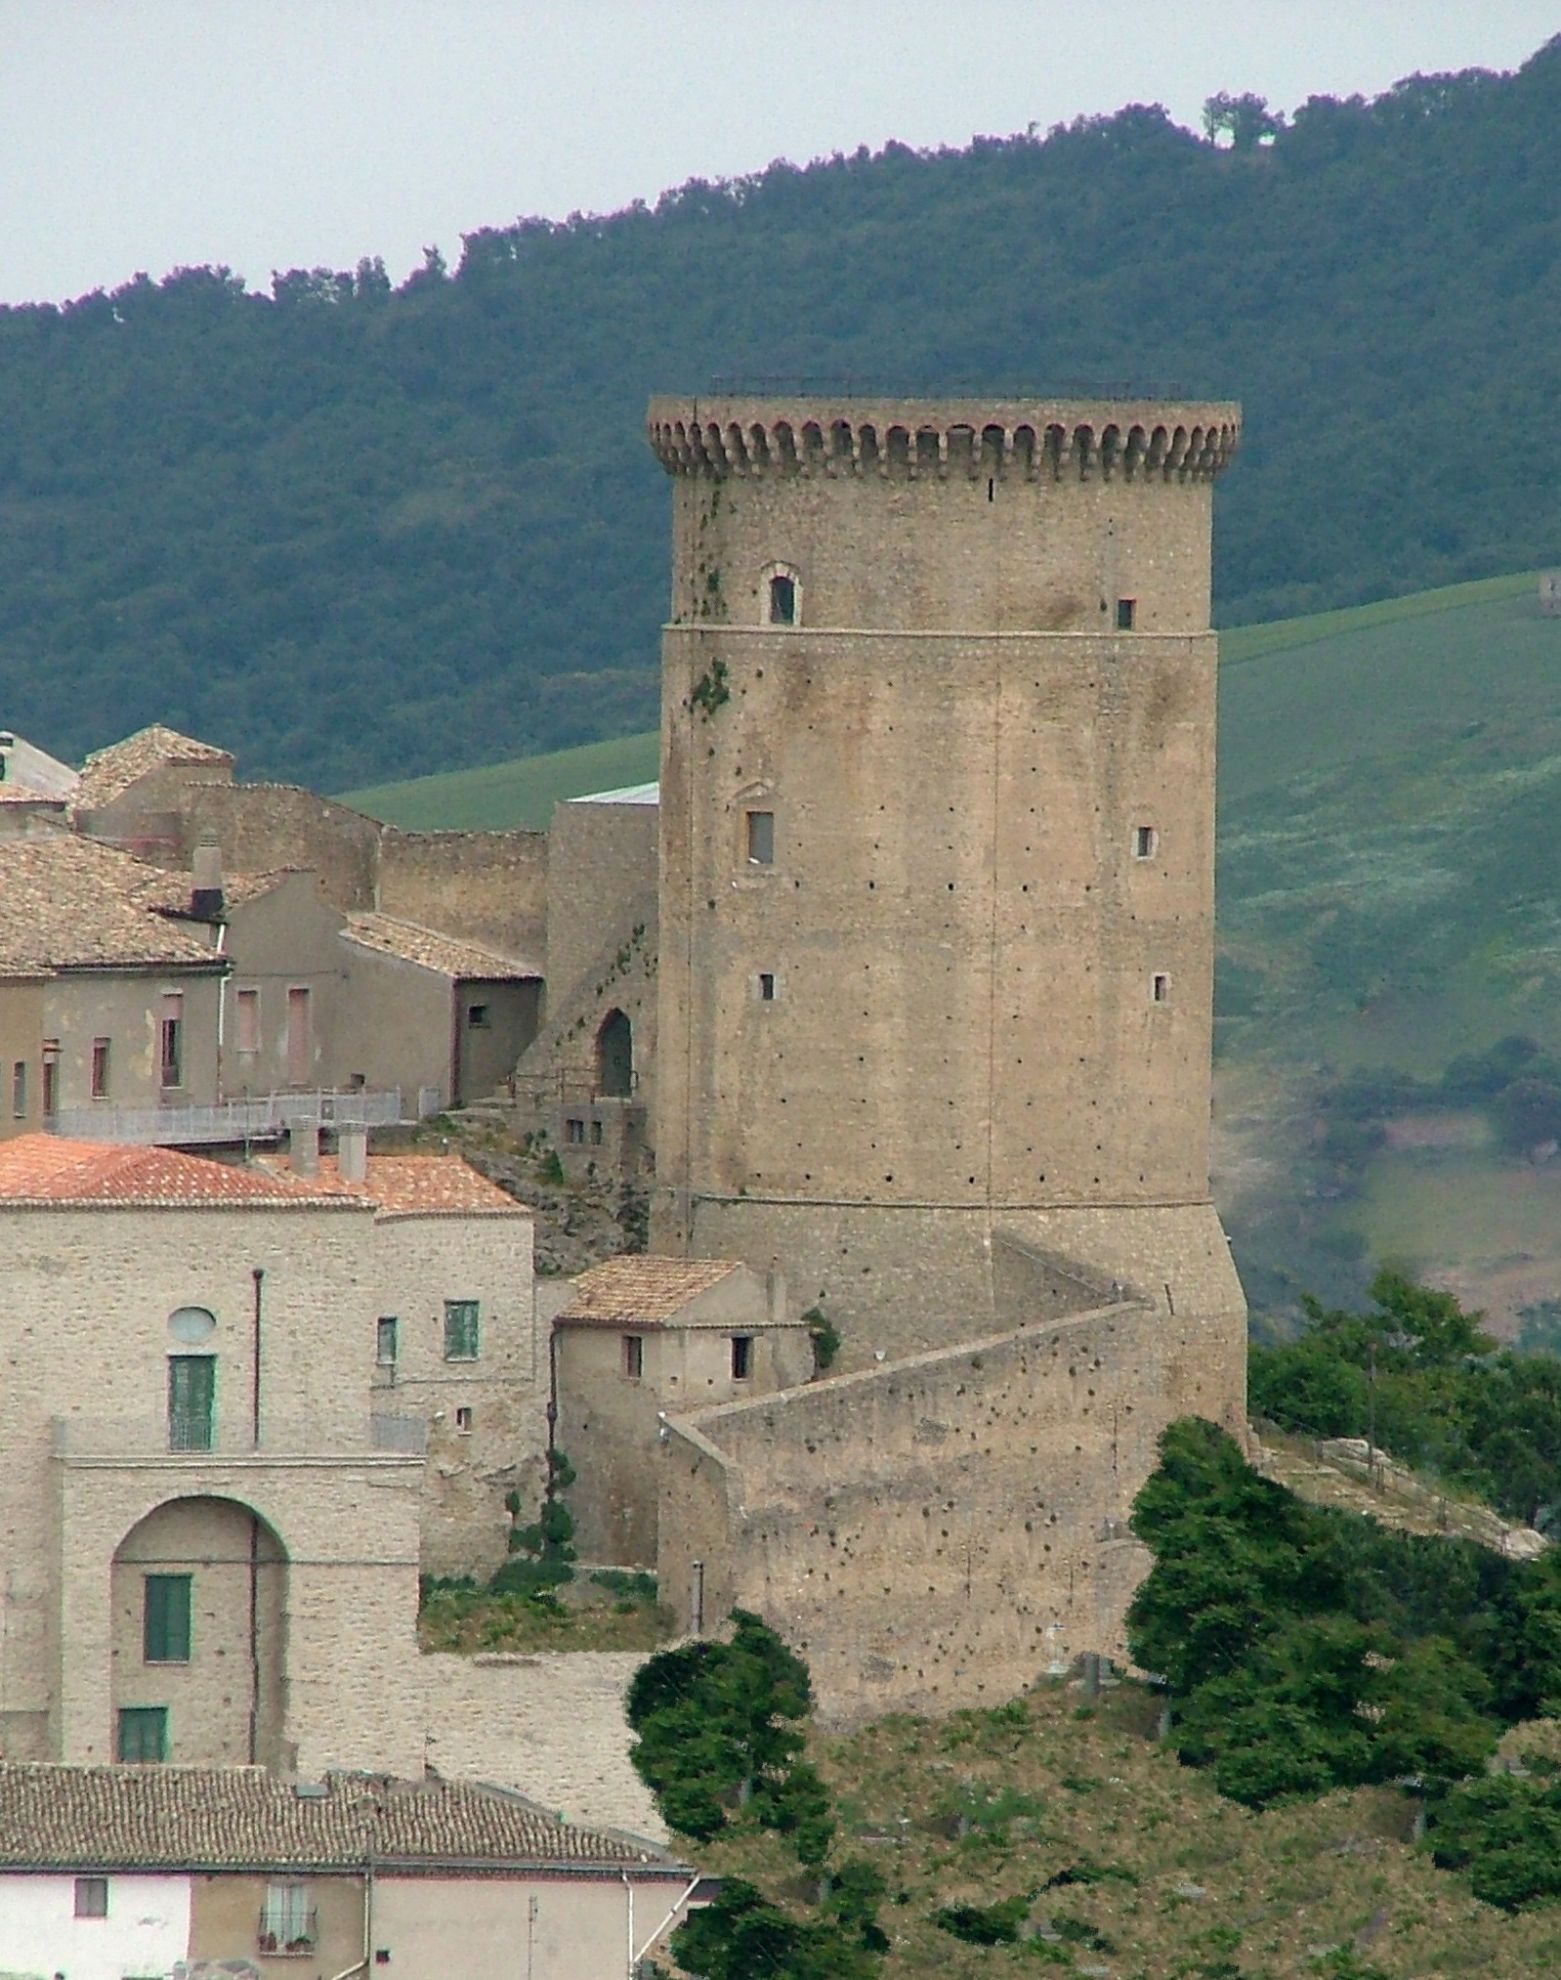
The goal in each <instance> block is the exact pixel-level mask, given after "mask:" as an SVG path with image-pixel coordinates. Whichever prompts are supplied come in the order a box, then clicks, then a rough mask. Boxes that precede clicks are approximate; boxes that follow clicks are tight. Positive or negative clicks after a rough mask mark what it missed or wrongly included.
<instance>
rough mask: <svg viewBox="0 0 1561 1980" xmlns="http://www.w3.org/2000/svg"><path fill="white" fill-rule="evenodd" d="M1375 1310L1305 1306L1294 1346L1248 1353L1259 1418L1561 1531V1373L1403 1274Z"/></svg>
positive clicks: (1377, 1296) (1390, 1278) (1381, 1293)
mask: <svg viewBox="0 0 1561 1980" xmlns="http://www.w3.org/2000/svg"><path fill="white" fill-rule="evenodd" d="M1371 1299H1372V1310H1370V1311H1368V1312H1366V1313H1354V1312H1350V1311H1347V1310H1342V1309H1335V1310H1332V1311H1329V1310H1327V1309H1325V1308H1324V1307H1322V1306H1321V1305H1319V1304H1318V1302H1317V1301H1315V1300H1308V1301H1307V1315H1308V1320H1309V1325H1308V1326H1307V1327H1306V1329H1305V1331H1304V1332H1302V1333H1301V1334H1300V1335H1299V1336H1298V1337H1297V1338H1296V1339H1294V1340H1291V1341H1286V1342H1284V1343H1282V1344H1281V1345H1278V1346H1273V1347H1264V1346H1255V1347H1254V1348H1253V1349H1252V1352H1251V1374H1250V1382H1249V1400H1250V1406H1251V1409H1252V1411H1253V1413H1254V1415H1257V1416H1262V1417H1266V1418H1267V1419H1268V1420H1269V1421H1270V1422H1273V1423H1276V1424H1278V1425H1279V1426H1280V1427H1281V1428H1282V1429H1286V1430H1297V1431H1302V1432H1304V1433H1305V1434H1307V1435H1308V1436H1313V1437H1367V1436H1370V1437H1372V1438H1373V1439H1374V1440H1375V1442H1376V1444H1377V1446H1378V1447H1379V1448H1380V1449H1382V1450H1385V1451H1387V1452H1389V1453H1390V1454H1391V1455H1392V1456H1394V1457H1396V1458H1399V1459H1401V1460H1402V1461H1403V1462H1404V1463H1405V1464H1408V1465H1411V1466H1413V1467H1415V1468H1416V1469H1418V1470H1423V1471H1428V1472H1431V1473H1433V1474H1435V1475H1436V1476H1437V1477H1440V1478H1443V1479H1445V1480H1447V1481H1448V1482H1449V1483H1451V1484H1453V1485H1456V1486H1458V1487H1460V1488H1463V1489H1465V1490H1467V1491H1469V1492H1470V1493H1472V1494H1473V1495H1475V1496H1476V1497H1479V1498H1482V1499H1485V1500H1487V1501H1489V1503H1490V1504H1492V1505H1494V1506H1496V1507H1498V1508H1499V1509H1500V1510H1501V1511H1502V1512H1504V1513H1506V1514H1508V1515H1509V1516H1510V1517H1512V1518H1514V1519H1518V1520H1522V1521H1523V1522H1524V1523H1525V1524H1528V1525H1531V1526H1538V1527H1539V1528H1540V1529H1541V1530H1542V1531H1548V1530H1550V1529H1551V1528H1552V1527H1554V1526H1555V1525H1557V1523H1558V1522H1561V1361H1558V1360H1557V1359H1556V1358H1555V1356H1554V1355H1552V1354H1544V1353H1541V1354H1533V1353H1518V1352H1514V1351H1512V1350H1510V1349H1498V1348H1497V1345H1496V1342H1495V1341H1494V1340H1492V1339H1491V1337H1490V1335H1489V1334H1486V1333H1484V1332H1482V1331H1481V1328H1480V1325H1479V1321H1480V1316H1479V1315H1478V1314H1468V1313H1465V1312H1464V1311H1463V1309H1462V1308H1461V1307H1460V1305H1459V1304H1458V1301H1457V1300H1456V1299H1454V1298H1453V1296H1452V1294H1451V1293H1446V1292H1435V1291H1432V1290H1430V1289H1428V1288H1426V1287H1424V1286H1417V1285H1414V1284H1412V1283H1411V1282H1410V1281H1409V1280H1407V1279H1405V1278H1404V1277H1403V1276H1402V1275H1401V1274H1399V1273H1396V1272H1388V1271H1384V1272H1379V1273H1378V1274H1377V1276H1376V1277H1375V1279H1373V1281H1372V1284H1371Z"/></svg>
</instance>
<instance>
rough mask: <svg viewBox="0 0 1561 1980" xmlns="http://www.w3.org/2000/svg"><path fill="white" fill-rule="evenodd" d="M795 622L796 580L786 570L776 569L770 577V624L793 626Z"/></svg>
mask: <svg viewBox="0 0 1561 1980" xmlns="http://www.w3.org/2000/svg"><path fill="white" fill-rule="evenodd" d="M796 623H797V580H796V579H795V578H794V577H792V576H791V575H790V574H789V573H788V572H786V571H776V572H775V573H774V575H773V576H772V577H771V579H770V624H771V625H772V626H794V625H795V624H796Z"/></svg>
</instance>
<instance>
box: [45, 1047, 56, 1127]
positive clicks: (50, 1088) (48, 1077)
mask: <svg viewBox="0 0 1561 1980" xmlns="http://www.w3.org/2000/svg"><path fill="white" fill-rule="evenodd" d="M42 1096H43V1118H44V1119H45V1120H46V1121H52V1120H53V1119H54V1117H55V1115H56V1114H57V1113H58V1112H59V1111H60V1041H59V1040H58V1039H57V1038H46V1039H45V1040H44V1041H43V1086H42Z"/></svg>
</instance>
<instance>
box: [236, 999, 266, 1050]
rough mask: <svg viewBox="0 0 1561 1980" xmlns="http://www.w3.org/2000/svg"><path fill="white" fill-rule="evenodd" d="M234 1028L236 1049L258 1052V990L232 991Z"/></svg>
mask: <svg viewBox="0 0 1561 1980" xmlns="http://www.w3.org/2000/svg"><path fill="white" fill-rule="evenodd" d="M233 1016H234V1029H235V1030H236V1032H237V1034H238V1050H239V1051H241V1052H258V1051H259V1050H260V992H259V991H258V990H235V991H234V993H233Z"/></svg>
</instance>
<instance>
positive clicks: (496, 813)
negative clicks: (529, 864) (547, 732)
mask: <svg viewBox="0 0 1561 1980" xmlns="http://www.w3.org/2000/svg"><path fill="white" fill-rule="evenodd" d="M656 756H657V738H656V731H655V730H654V729H647V730H646V731H645V733H644V734H643V735H638V736H617V737H615V738H614V739H613V740H612V741H611V742H596V743H585V744H583V745H582V746H581V747H580V748H578V749H559V750H554V751H552V752H550V753H549V754H548V755H546V756H519V757H516V758H515V759H514V760H513V761H512V762H509V763H488V764H484V766H483V767H482V768H481V769H480V770H452V771H449V772H448V773H446V774H445V775H443V776H432V777H413V778H410V779H409V780H408V781H407V782H405V783H401V784H377V785H375V786H374V787H373V788H372V789H370V790H364V791H349V792H348V793H347V795H346V797H345V799H344V800H343V802H344V803H347V804H351V805H356V806H357V808H358V809H359V810H360V811H366V812H367V813H368V814H369V816H370V817H371V818H383V819H384V820H385V821H386V823H387V824H390V825H400V826H402V827H403V828H404V829H405V830H407V831H409V832H439V831H465V832H475V831H504V830H507V829H509V828H511V827H515V826H520V827H523V828H527V829H530V830H532V831H537V832H541V831H545V830H546V829H547V823H548V820H549V819H550V818H551V817H552V815H553V806H554V805H555V804H557V803H558V802H559V801H560V799H563V798H572V797H583V796H584V795H585V794H586V792H588V791H615V790H620V789H622V788H623V786H625V785H627V784H648V783H651V782H653V781H654V780H655V776H656V768H657V764H656Z"/></svg>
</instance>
